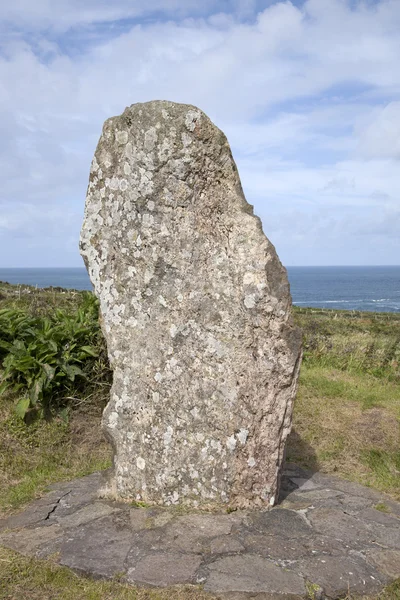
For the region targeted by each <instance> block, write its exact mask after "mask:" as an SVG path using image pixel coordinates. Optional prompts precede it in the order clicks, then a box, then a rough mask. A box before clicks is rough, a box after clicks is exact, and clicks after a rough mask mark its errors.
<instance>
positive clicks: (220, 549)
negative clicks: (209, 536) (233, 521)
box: [210, 535, 245, 554]
mask: <svg viewBox="0 0 400 600" xmlns="http://www.w3.org/2000/svg"><path fill="white" fill-rule="evenodd" d="M244 549H245V547H244V546H243V544H241V543H240V542H239V540H237V539H236V538H234V537H233V536H231V535H221V536H220V537H217V538H215V539H213V540H211V542H210V552H211V554H229V553H231V552H232V553H233V552H242V551H243V550H244Z"/></svg>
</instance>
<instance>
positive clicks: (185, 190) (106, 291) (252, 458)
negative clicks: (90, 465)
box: [81, 101, 301, 508]
mask: <svg viewBox="0 0 400 600" xmlns="http://www.w3.org/2000/svg"><path fill="white" fill-rule="evenodd" d="M81 253H82V256H83V258H84V260H85V263H86V265H87V268H88V272H89V275H90V278H91V281H92V283H93V286H94V291H95V294H96V295H97V296H98V298H99V301H100V308H101V314H102V327H103V330H104V334H105V337H106V341H107V347H108V352H109V358H110V363H111V366H112V368H113V371H114V380H113V386H112V391H111V396H110V402H109V404H108V406H107V408H106V410H105V412H104V416H103V425H104V429H105V431H106V434H107V435H108V437H109V439H110V441H111V442H112V445H113V449H114V471H113V476H112V481H111V483H110V487H111V489H113V490H114V491H115V493H116V494H117V495H118V496H119V497H120V498H125V499H134V500H137V501H144V502H146V503H149V504H164V505H172V504H183V505H188V506H194V507H199V508H207V507H215V506H218V505H221V504H222V505H227V504H228V505H230V506H231V507H268V506H269V505H270V504H273V503H274V502H275V499H276V498H277V496H278V486H279V473H280V469H281V465H282V461H283V455H284V448H285V441H286V438H287V435H288V433H289V431H290V427H291V414H292V407H293V400H294V396H295V393H296V386H297V377H298V370H299V364H300V355H301V349H300V348H301V341H300V333H299V331H298V330H297V329H296V328H295V327H294V326H293V324H292V320H291V315H290V307H291V299H290V292H289V285H288V281H287V275H286V271H285V269H284V268H283V267H282V265H281V263H280V261H279V259H278V257H277V255H276V252H275V249H274V247H273V245H272V244H271V243H270V242H269V241H268V240H267V238H266V237H265V235H264V233H263V231H262V227H261V222H260V220H259V219H258V218H257V217H256V216H254V215H253V211H252V208H251V207H250V205H249V204H248V203H247V202H246V200H245V198H244V195H243V192H242V188H241V184H240V179H239V176H238V172H237V168H236V166H235V163H234V161H233V158H232V154H231V151H230V148H229V144H228V142H227V140H226V138H225V136H224V134H223V133H222V132H221V131H220V130H219V129H218V128H217V127H216V126H215V125H214V124H213V123H212V122H211V121H210V120H209V119H208V117H207V116H206V115H205V114H204V113H203V112H202V111H200V110H199V109H198V108H195V107H193V106H187V105H181V104H174V103H171V102H164V101H157V102H149V103H145V104H135V105H132V106H131V107H129V108H127V109H126V110H125V112H124V113H123V114H122V115H121V116H119V117H113V118H111V119H108V120H107V121H106V122H105V124H104V127H103V132H102V135H101V137H100V140H99V143H98V146H97V149H96V153H95V157H94V159H93V162H92V166H91V173H90V180H89V187H88V193H87V199H86V207H85V219H84V224H83V227H82V232H81Z"/></svg>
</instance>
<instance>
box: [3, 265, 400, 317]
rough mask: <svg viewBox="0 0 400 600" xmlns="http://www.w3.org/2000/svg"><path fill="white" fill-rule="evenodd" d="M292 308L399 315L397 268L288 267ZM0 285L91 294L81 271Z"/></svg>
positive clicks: (13, 278) (17, 274)
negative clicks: (57, 289) (65, 289)
mask: <svg viewBox="0 0 400 600" xmlns="http://www.w3.org/2000/svg"><path fill="white" fill-rule="evenodd" d="M287 271H288V276H289V282H290V288H291V292H292V298H293V304H296V305H298V306H310V307H314V308H332V309H335V310H343V309H345V310H361V311H371V312H400V266H387V267H384V266H383V267H287ZM0 281H7V282H8V283H12V284H21V285H23V284H28V285H33V286H37V287H39V288H43V287H50V286H53V287H63V288H71V289H76V290H91V289H92V286H91V283H90V281H89V277H88V275H87V272H86V270H85V269H84V268H83V267H82V268H62V269H61V268H58V269H56V268H48V269H39V268H37V269H2V268H0Z"/></svg>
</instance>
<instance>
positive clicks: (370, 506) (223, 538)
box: [0, 465, 400, 600]
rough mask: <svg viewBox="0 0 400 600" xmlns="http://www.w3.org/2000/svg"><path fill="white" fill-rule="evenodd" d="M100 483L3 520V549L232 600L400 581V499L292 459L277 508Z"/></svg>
mask: <svg viewBox="0 0 400 600" xmlns="http://www.w3.org/2000/svg"><path fill="white" fill-rule="evenodd" d="M103 483H104V476H103V474H101V473H94V474H93V475H90V476H88V477H84V478H82V479H77V480H75V481H72V482H68V483H62V484H59V485H56V486H53V488H52V491H51V492H50V493H49V494H47V495H46V496H45V497H43V498H41V499H40V500H38V501H36V502H34V503H33V504H31V505H30V506H28V508H27V509H26V510H25V511H24V512H22V513H19V514H16V515H13V516H11V517H9V518H8V519H4V520H2V521H0V545H3V546H5V547H7V548H11V549H13V550H16V551H18V552H21V553H22V554H26V555H28V556H35V557H39V558H45V557H47V556H50V555H52V554H55V553H58V555H59V562H60V564H62V565H66V566H68V567H70V568H72V569H74V570H75V571H78V572H80V573H84V574H88V575H91V576H95V577H106V578H112V577H114V576H115V575H116V574H117V573H118V575H119V576H120V575H121V573H123V574H124V578H125V580H126V581H127V582H130V583H132V585H140V586H156V587H167V586H175V585H182V584H193V585H202V586H204V589H205V590H206V591H208V592H210V594H212V595H215V596H216V597H218V598H229V599H230V600H244V599H247V598H254V599H257V600H275V599H276V598H279V600H289V599H290V600H298V599H300V598H310V597H311V598H315V599H323V598H339V597H342V596H343V595H345V594H346V593H347V592H348V591H350V593H352V594H353V593H354V594H360V595H362V594H375V593H377V592H379V591H380V590H381V589H382V588H383V587H384V585H386V584H387V583H389V582H390V581H391V580H393V579H395V578H397V577H400V504H399V503H396V502H394V501H392V500H391V499H389V498H388V497H386V496H384V495H383V494H380V493H378V492H375V491H373V490H371V489H369V488H365V487H362V486H360V485H357V484H354V483H350V482H348V481H344V480H340V479H336V478H333V477H329V476H326V475H322V474H320V473H315V474H311V473H309V472H306V471H304V470H302V469H300V468H299V467H296V466H294V465H287V466H286V470H285V473H284V478H283V482H282V494H281V500H280V504H279V505H278V506H277V507H276V508H274V509H272V510H270V511H267V512H261V511H236V512H233V513H230V514H227V513H226V512H225V513H222V512H221V513H205V512H202V513H200V512H187V513H182V511H178V510H177V509H162V508H136V507H132V506H131V505H128V504H121V503H117V502H111V501H106V500H101V499H99V498H98V490H99V489H100V488H101V486H102V485H103ZM378 503H379V504H380V506H382V505H384V507H385V511H387V512H381V511H378V510H376V508H374V507H375V506H376V505H378Z"/></svg>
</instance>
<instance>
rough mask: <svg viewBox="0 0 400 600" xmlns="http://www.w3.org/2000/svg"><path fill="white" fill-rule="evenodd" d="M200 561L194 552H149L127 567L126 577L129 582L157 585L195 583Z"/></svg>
mask: <svg viewBox="0 0 400 600" xmlns="http://www.w3.org/2000/svg"><path fill="white" fill-rule="evenodd" d="M201 561H202V559H201V557H200V556H198V555H196V554H181V553H173V552H172V553H168V554H163V553H158V554H150V555H148V556H144V557H143V558H142V559H140V560H139V561H138V563H137V564H136V565H135V566H134V567H131V568H128V573H127V577H126V578H127V580H128V581H130V582H131V583H139V584H140V583H141V584H148V585H153V586H158V587H167V586H169V585H178V584H184V583H195V575H196V571H197V569H198V568H199V566H200V564H201Z"/></svg>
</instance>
